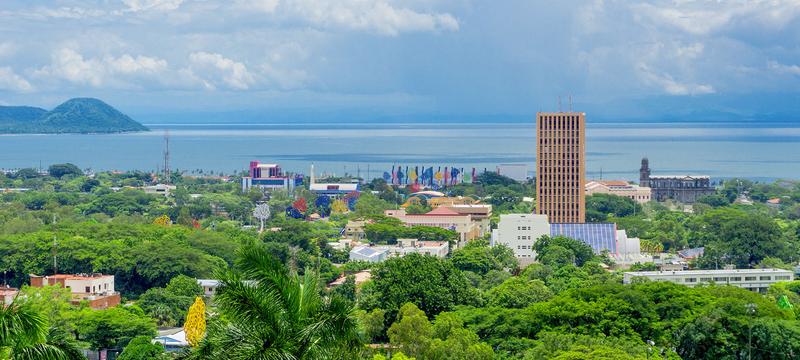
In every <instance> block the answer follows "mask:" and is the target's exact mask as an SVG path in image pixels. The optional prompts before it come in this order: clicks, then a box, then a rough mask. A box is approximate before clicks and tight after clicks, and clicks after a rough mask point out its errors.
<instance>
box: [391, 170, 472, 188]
mask: <svg viewBox="0 0 800 360" xmlns="http://www.w3.org/2000/svg"><path fill="white" fill-rule="evenodd" d="M383 179H384V180H386V182H387V183H390V184H392V185H421V186H432V187H435V186H438V187H441V186H448V185H456V184H464V183H472V182H473V181H474V180H475V168H472V171H469V169H467V171H464V168H457V167H447V166H445V167H444V170H443V169H442V167H438V168H437V169H436V170H434V168H433V167H432V166H431V167H428V168H426V167H424V166H414V167H408V166H406V167H405V170H404V169H403V167H402V166H392V172H391V173H390V172H384V173H383Z"/></svg>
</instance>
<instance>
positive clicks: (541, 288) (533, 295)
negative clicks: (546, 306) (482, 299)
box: [486, 276, 553, 309]
mask: <svg viewBox="0 0 800 360" xmlns="http://www.w3.org/2000/svg"><path fill="white" fill-rule="evenodd" d="M552 296H553V293H552V292H551V291H550V289H548V288H547V286H546V285H545V284H544V282H543V281H541V280H527V279H524V278H522V277H518V276H515V277H512V278H509V279H508V280H506V281H505V282H503V283H502V284H500V285H499V286H497V287H495V288H493V289H491V290H489V292H488V293H487V294H486V297H487V300H488V302H489V305H491V306H501V307H506V308H517V309H521V308H525V307H527V306H528V305H530V304H533V303H536V302H540V301H545V300H547V299H549V298H550V297H552Z"/></svg>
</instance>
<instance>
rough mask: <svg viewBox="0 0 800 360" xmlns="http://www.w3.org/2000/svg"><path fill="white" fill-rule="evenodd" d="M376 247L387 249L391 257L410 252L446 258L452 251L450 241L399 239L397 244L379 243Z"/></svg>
mask: <svg viewBox="0 0 800 360" xmlns="http://www.w3.org/2000/svg"><path fill="white" fill-rule="evenodd" d="M375 248H377V249H384V250H386V251H387V252H388V254H389V256H390V257H394V256H397V257H402V256H405V255H408V254H420V255H430V256H436V257H440V258H444V257H446V256H447V254H449V253H450V243H448V242H447V241H419V240H417V239H397V245H378V246H375Z"/></svg>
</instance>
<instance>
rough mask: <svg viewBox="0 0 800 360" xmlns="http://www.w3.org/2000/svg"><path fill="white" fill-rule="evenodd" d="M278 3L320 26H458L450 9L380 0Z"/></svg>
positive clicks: (383, 29) (387, 31)
mask: <svg viewBox="0 0 800 360" xmlns="http://www.w3.org/2000/svg"><path fill="white" fill-rule="evenodd" d="M281 6H283V7H285V11H286V12H287V13H289V14H290V15H294V16H296V17H299V18H300V19H302V20H303V21H306V22H308V23H310V24H312V25H314V26H318V27H322V28H344V29H349V30H364V31H374V32H377V33H379V34H383V35H391V36H396V35H398V34H400V33H402V32H421V31H455V30H458V28H459V23H458V20H456V18H455V17H454V16H453V15H450V14H449V13H424V12H418V11H414V10H411V9H409V8H405V7H396V6H392V5H391V4H389V3H388V2H386V1H380V0H377V1H365V0H286V2H285V3H283V4H281Z"/></svg>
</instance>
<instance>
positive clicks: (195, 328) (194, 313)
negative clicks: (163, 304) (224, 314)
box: [183, 296, 206, 346]
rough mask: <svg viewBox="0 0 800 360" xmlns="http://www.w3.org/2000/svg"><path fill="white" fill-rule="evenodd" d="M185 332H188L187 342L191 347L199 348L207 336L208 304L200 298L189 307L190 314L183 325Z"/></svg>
mask: <svg viewBox="0 0 800 360" xmlns="http://www.w3.org/2000/svg"><path fill="white" fill-rule="evenodd" d="M183 331H185V332H186V341H187V342H188V343H189V345H191V346H197V344H199V343H200V340H202V339H203V336H205V334H206V304H205V303H204V302H203V299H202V298H201V297H199V296H198V297H196V298H195V299H194V304H192V306H191V307H189V313H188V314H187V315H186V321H185V322H184V323H183Z"/></svg>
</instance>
